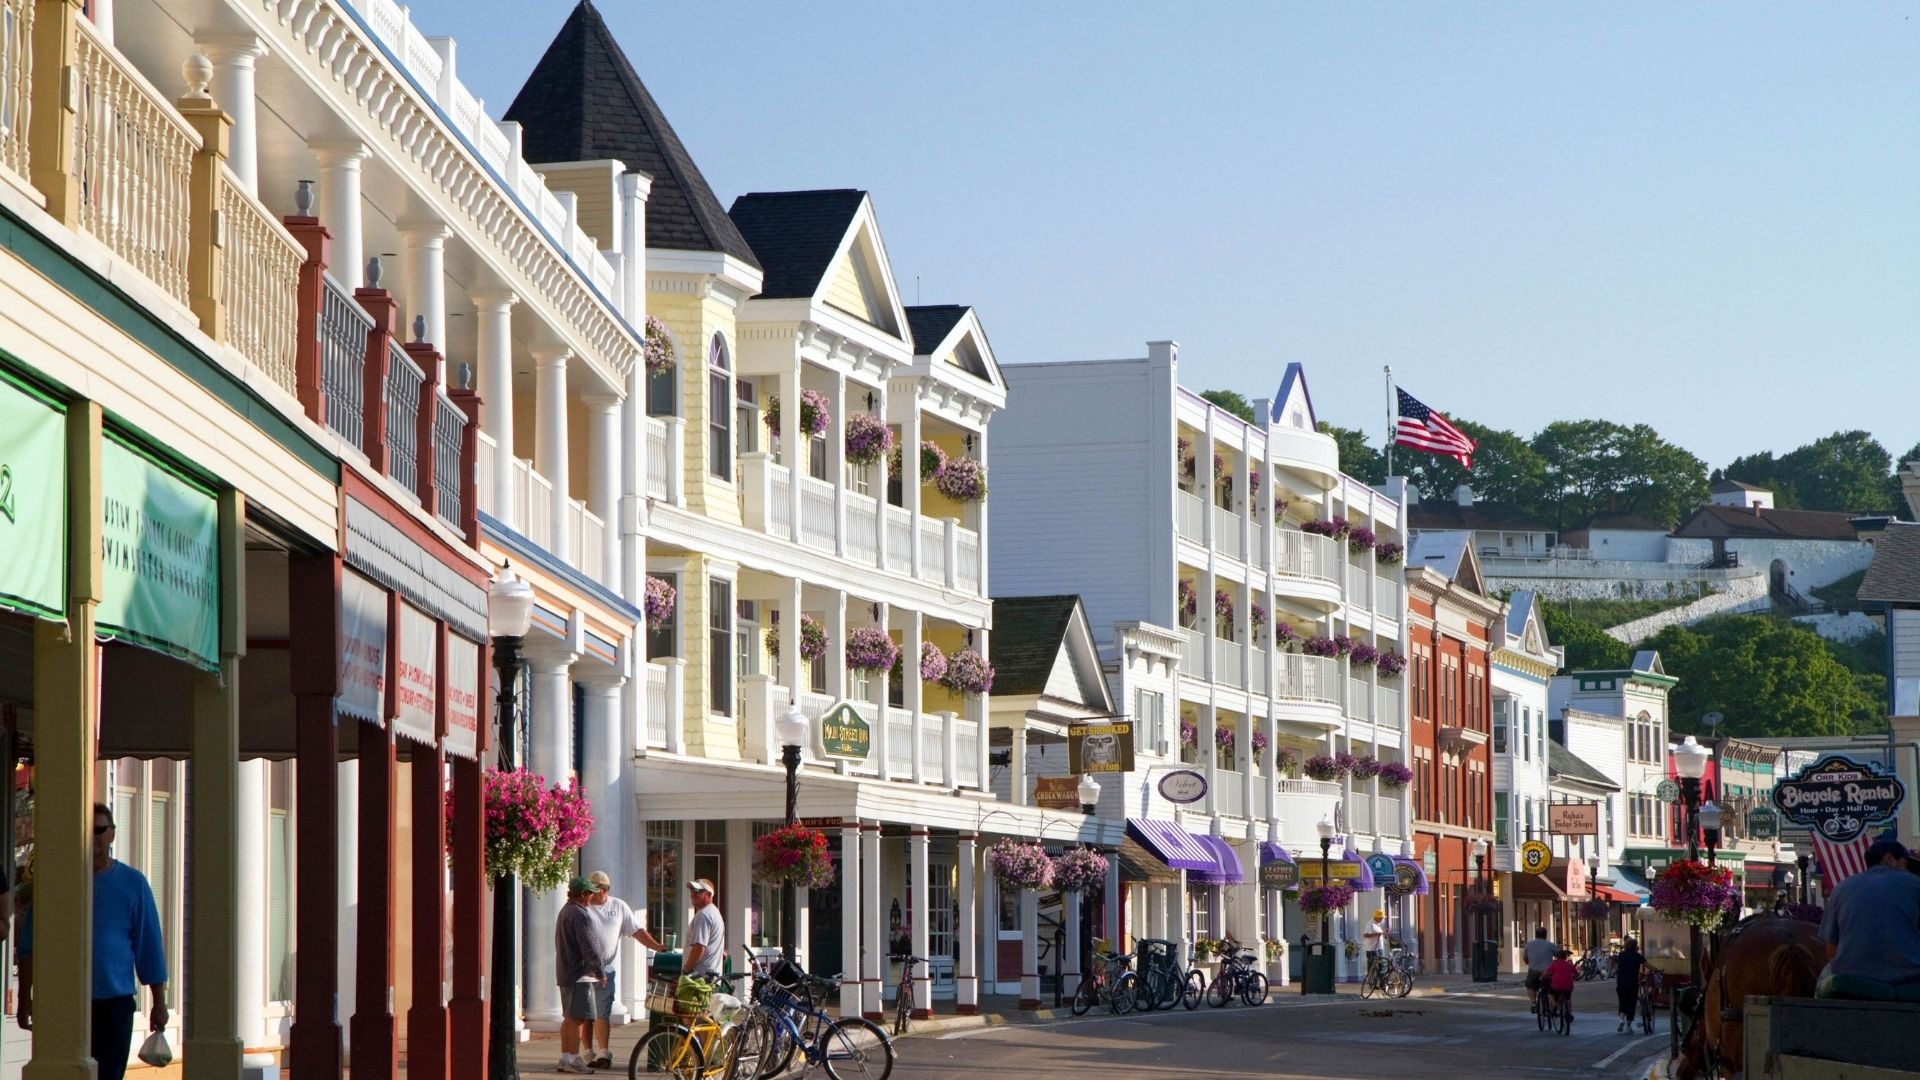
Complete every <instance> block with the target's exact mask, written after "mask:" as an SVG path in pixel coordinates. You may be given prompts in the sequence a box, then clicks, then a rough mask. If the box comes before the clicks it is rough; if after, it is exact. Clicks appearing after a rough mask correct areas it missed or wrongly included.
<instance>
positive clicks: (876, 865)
mask: <svg viewBox="0 0 1920 1080" xmlns="http://www.w3.org/2000/svg"><path fill="white" fill-rule="evenodd" d="M860 948H861V954H860V1002H861V1004H860V1009H861V1013H862V1015H864V1016H866V1017H867V1018H868V1019H870V1020H878V1019H880V1017H882V1016H884V1015H885V1014H886V1005H885V1003H884V1002H883V1001H882V1000H881V995H882V994H883V992H884V987H883V986H882V985H881V983H880V979H881V972H882V971H883V970H884V967H883V963H884V960H885V958H886V955H887V937H886V928H885V927H883V926H881V925H880V823H879V822H877V821H863V822H861V823H860Z"/></svg>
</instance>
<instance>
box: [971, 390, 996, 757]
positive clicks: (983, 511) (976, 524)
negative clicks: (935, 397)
mask: <svg viewBox="0 0 1920 1080" xmlns="http://www.w3.org/2000/svg"><path fill="white" fill-rule="evenodd" d="M979 444H980V465H981V467H982V468H985V467H986V464H987V429H986V428H984V427H983V428H981V429H980V435H979ZM987 505H988V500H987V499H981V500H980V501H979V502H977V503H974V504H973V528H974V531H975V532H977V533H979V534H980V595H981V596H992V595H993V594H992V593H990V592H988V591H987V552H989V551H991V550H993V549H992V548H989V547H988V546H987ZM986 651H987V643H986V639H984V638H982V639H981V641H980V653H981V655H982V656H984V655H986ZM980 730H981V731H982V732H983V733H984V732H985V731H986V725H985V724H982V725H981V726H980ZM980 745H982V746H985V745H986V738H985V736H984V735H983V736H982V738H981V740H980ZM981 775H983V776H984V775H986V774H985V773H982V774H981Z"/></svg>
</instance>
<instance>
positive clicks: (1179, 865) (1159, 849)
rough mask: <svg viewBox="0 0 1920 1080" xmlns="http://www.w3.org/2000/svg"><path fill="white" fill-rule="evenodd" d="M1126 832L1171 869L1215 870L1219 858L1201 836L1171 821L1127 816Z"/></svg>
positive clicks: (1217, 866) (1217, 867)
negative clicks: (1201, 839) (1203, 842)
mask: <svg viewBox="0 0 1920 1080" xmlns="http://www.w3.org/2000/svg"><path fill="white" fill-rule="evenodd" d="M1127 835H1128V836H1131V837H1132V838H1133V840H1134V842H1135V843H1137V844H1139V845H1140V846H1141V847H1143V848H1146V849H1147V850H1148V851H1149V852H1152V853H1153V857H1154V858H1156V859H1159V860H1160V861H1161V862H1163V863H1166V864H1167V868H1168V869H1171V870H1189V871H1216V872H1217V871H1218V869H1219V865H1220V863H1219V859H1218V857H1217V856H1215V855H1214V853H1213V849H1211V848H1209V847H1207V846H1206V845H1205V844H1202V843H1201V842H1200V837H1198V836H1195V835H1193V834H1192V833H1190V832H1188V831H1187V830H1185V829H1183V828H1181V827H1180V826H1178V825H1175V824H1174V823H1173V822H1171V821H1155V820H1153V819H1151V818H1128V819H1127Z"/></svg>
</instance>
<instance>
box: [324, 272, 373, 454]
mask: <svg viewBox="0 0 1920 1080" xmlns="http://www.w3.org/2000/svg"><path fill="white" fill-rule="evenodd" d="M372 332H373V316H371V315H369V314H367V309H366V308H364V307H361V306H360V303H359V301H357V300H355V299H354V298H353V296H352V295H351V294H350V293H348V292H347V290H346V287H345V286H343V285H341V284H340V283H339V282H337V281H335V280H333V278H332V277H331V276H328V277H326V279H325V282H324V286H323V288H322V289H321V290H320V317H319V333H320V341H319V348H320V392H321V393H322V394H323V395H325V400H326V409H325V413H326V423H327V427H329V428H331V429H333V431H334V433H335V434H337V435H339V436H340V437H341V438H342V439H345V440H346V441H347V442H349V443H351V444H352V445H353V446H354V447H355V448H356V449H358V448H359V447H360V446H362V445H363V444H364V442H365V431H366V406H365V398H366V367H367V335H368V334H370V333H372Z"/></svg>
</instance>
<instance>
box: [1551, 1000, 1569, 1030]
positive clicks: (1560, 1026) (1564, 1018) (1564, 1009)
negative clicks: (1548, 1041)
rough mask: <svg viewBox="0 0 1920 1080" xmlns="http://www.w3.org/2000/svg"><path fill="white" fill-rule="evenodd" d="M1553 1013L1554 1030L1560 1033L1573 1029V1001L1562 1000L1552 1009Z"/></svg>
mask: <svg viewBox="0 0 1920 1080" xmlns="http://www.w3.org/2000/svg"><path fill="white" fill-rule="evenodd" d="M1553 1013H1554V1015H1553V1024H1554V1030H1555V1031H1558V1032H1559V1033H1560V1034H1562V1035H1566V1034H1569V1033H1571V1032H1572V1031H1573V1003H1572V1002H1571V1001H1563V1002H1561V1003H1560V1004H1559V1006H1558V1007H1557V1008H1555V1009H1554V1011H1553Z"/></svg>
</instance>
